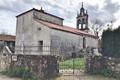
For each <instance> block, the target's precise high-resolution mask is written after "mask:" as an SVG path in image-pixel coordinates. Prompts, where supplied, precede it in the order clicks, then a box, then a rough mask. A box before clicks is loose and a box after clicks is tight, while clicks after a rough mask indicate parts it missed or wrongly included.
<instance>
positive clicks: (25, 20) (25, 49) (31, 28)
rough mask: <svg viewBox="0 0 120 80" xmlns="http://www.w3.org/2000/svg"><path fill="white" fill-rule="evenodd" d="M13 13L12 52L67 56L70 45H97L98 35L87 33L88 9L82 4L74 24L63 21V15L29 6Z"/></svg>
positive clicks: (79, 46)
mask: <svg viewBox="0 0 120 80" xmlns="http://www.w3.org/2000/svg"><path fill="white" fill-rule="evenodd" d="M16 17H17V24H16V47H15V53H16V54H29V55H64V56H70V55H71V53H72V51H73V49H74V50H75V51H76V52H77V53H80V52H79V51H80V50H81V49H86V48H87V47H90V48H98V37H97V36H95V35H93V34H91V33H89V31H90V30H89V27H88V13H87V11H85V9H84V7H83V5H82V7H81V9H80V12H79V13H78V14H77V17H76V28H73V27H69V26H66V25H63V21H64V19H63V18H61V17H58V16H55V15H53V14H50V13H48V12H46V11H44V10H43V9H42V8H41V9H40V10H38V9H35V8H33V9H31V10H28V11H26V12H24V13H22V14H19V15H18V16H16Z"/></svg>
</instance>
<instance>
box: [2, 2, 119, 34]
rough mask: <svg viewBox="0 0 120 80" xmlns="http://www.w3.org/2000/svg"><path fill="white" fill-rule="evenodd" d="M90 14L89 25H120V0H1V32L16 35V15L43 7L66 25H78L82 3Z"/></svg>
mask: <svg viewBox="0 0 120 80" xmlns="http://www.w3.org/2000/svg"><path fill="white" fill-rule="evenodd" d="M82 2H83V3H84V8H85V9H86V10H87V11H88V14H89V27H90V26H91V24H94V22H95V21H96V20H98V21H99V24H102V25H105V24H108V23H110V22H111V21H112V22H113V26H114V28H115V27H118V25H120V0H0V32H5V33H8V34H12V35H15V31H16V16H17V15H19V14H20V13H23V12H25V11H27V10H29V9H32V8H36V9H40V8H41V7H42V8H43V9H44V10H45V11H46V12H48V13H51V14H53V15H56V16H59V17H62V18H64V25H68V26H72V27H74V28H75V27H76V16H77V12H79V11H80V8H81V4H82Z"/></svg>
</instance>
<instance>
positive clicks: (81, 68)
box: [58, 49, 86, 76]
mask: <svg viewBox="0 0 120 80" xmlns="http://www.w3.org/2000/svg"><path fill="white" fill-rule="evenodd" d="M58 62H59V73H60V75H63V76H80V75H83V74H84V72H85V63H86V61H85V57H84V55H83V54H81V53H80V54H79V55H77V54H76V52H75V51H74V49H73V52H72V53H71V55H70V56H69V57H66V56H59V59H58Z"/></svg>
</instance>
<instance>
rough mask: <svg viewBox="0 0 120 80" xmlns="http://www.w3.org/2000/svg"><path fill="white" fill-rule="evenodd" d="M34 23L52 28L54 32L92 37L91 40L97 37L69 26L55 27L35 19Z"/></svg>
mask: <svg viewBox="0 0 120 80" xmlns="http://www.w3.org/2000/svg"><path fill="white" fill-rule="evenodd" d="M35 21H37V22H39V23H41V24H43V25H45V26H47V27H49V28H52V29H56V30H61V31H65V32H70V33H73V34H77V35H83V36H88V37H92V38H96V39H97V38H98V37H97V36H95V35H92V34H89V33H87V32H85V31H81V30H78V29H75V28H72V27H69V26H65V25H63V26H62V25H56V24H53V23H49V22H46V21H42V20H37V19H35Z"/></svg>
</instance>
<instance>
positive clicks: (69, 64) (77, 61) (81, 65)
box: [59, 58, 85, 70]
mask: <svg viewBox="0 0 120 80" xmlns="http://www.w3.org/2000/svg"><path fill="white" fill-rule="evenodd" d="M73 61H74V67H73ZM73 68H74V69H80V70H84V69H85V62H84V58H74V59H69V60H65V61H62V62H59V69H73Z"/></svg>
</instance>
